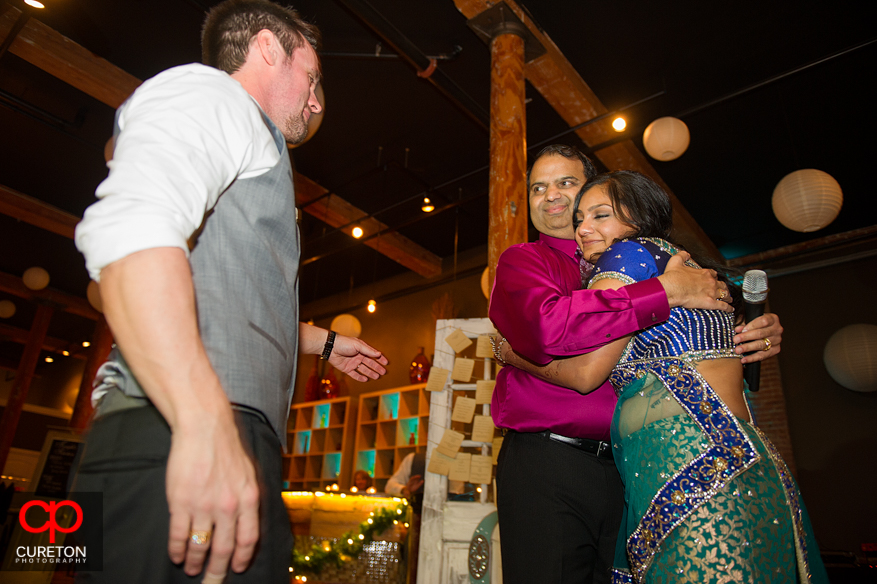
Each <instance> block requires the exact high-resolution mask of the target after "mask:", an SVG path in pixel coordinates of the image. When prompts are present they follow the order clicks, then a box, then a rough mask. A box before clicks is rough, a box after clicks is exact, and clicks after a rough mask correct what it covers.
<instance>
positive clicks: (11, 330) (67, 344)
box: [0, 322, 87, 359]
mask: <svg viewBox="0 0 877 584" xmlns="http://www.w3.org/2000/svg"><path fill="white" fill-rule="evenodd" d="M29 334H30V331H27V330H25V329H21V328H18V327H14V326H10V325H8V324H4V323H2V322H0V339H4V340H7V341H12V342H13V343H19V344H21V345H24V344H26V343H27V337H28V335H29ZM43 349H44V350H46V351H51V352H53V353H60V352H61V351H68V352H69V353H70V356H71V357H73V358H76V359H85V358H86V357H87V351H86V350H85V349H82V345H79V346H78V347H77V346H75V344H74V343H73V342H71V341H65V340H63V339H57V338H55V337H49V336H47V337H46V338H45V339H43ZM77 349H82V351H77Z"/></svg>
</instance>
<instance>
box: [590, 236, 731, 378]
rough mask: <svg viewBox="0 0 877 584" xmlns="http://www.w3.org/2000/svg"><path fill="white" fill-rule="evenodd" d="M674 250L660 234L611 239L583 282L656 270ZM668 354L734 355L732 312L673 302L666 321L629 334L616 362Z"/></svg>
mask: <svg viewBox="0 0 877 584" xmlns="http://www.w3.org/2000/svg"><path fill="white" fill-rule="evenodd" d="M676 251H677V250H676V249H675V248H674V247H673V246H672V245H671V244H669V243H667V242H666V241H664V240H663V239H639V240H636V241H621V242H618V243H615V244H613V245H612V246H611V247H609V248H608V249H607V250H606V251H605V252H604V253H603V255H602V256H601V257H600V260H599V261H598V262H597V265H596V267H595V268H594V275H593V277H592V278H591V284H589V285H592V284H593V283H594V282H598V281H599V280H602V279H605V278H611V279H614V280H620V281H622V282H624V283H625V284H633V283H634V282H642V281H643V280H648V279H649V278H654V277H656V276H660V275H661V274H663V273H664V269H665V268H666V267H667V262H668V261H669V260H670V258H671V257H672V256H673V254H675V253H676ZM690 265H693V266H694V267H698V266H697V264H693V263H691V262H690ZM672 356H675V357H681V358H683V359H685V360H686V361H700V360H703V359H720V358H723V357H739V355H737V354H735V353H734V319H733V315H732V314H728V313H726V312H722V311H720V310H696V309H695V310H689V309H685V308H673V309H672V310H671V311H670V318H669V319H668V320H667V321H666V322H664V323H661V324H658V325H655V326H653V327H650V328H648V329H646V330H645V331H643V332H641V333H640V334H638V335H637V336H635V337H634V338H633V339H632V340H631V342H630V344H628V346H627V348H626V349H625V350H624V353H623V355H622V357H621V360H620V363H623V362H625V361H635V360H640V359H657V358H660V357H672ZM617 387H618V386H617V385H616V388H617Z"/></svg>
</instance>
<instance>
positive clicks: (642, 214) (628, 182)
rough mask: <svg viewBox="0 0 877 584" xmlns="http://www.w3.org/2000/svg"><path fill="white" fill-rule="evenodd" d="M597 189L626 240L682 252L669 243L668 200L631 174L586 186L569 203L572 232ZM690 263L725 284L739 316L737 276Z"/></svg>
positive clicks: (608, 175) (605, 176)
mask: <svg viewBox="0 0 877 584" xmlns="http://www.w3.org/2000/svg"><path fill="white" fill-rule="evenodd" d="M601 185H605V188H606V194H607V195H608V196H609V200H610V201H611V202H612V209H613V211H614V212H615V216H616V217H618V220H619V221H621V222H622V223H624V224H625V225H627V226H629V227H630V228H631V230H632V231H633V232H632V233H631V234H630V235H627V236H626V239H636V238H639V237H657V238H660V239H666V240H667V241H670V242H671V243H673V245H675V246H676V247H678V248H680V249H684V248H683V247H682V246H681V245H679V244H678V243H675V242H673V241H672V240H671V239H670V231H671V230H672V229H673V206H672V205H671V203H670V196H669V195H668V194H667V193H666V191H664V189H662V188H661V186H660V185H659V184H658V183H656V182H655V181H653V180H652V179H650V178H649V177H647V176H646V175H644V174H640V173H638V172H635V171H633V170H614V171H612V172H604V173H602V174H598V175H597V176H595V177H593V178H592V179H590V180H589V181H588V182H586V183H585V184H584V185H583V186H582V188H581V190H579V193H578V194H577V195H576V199H575V202H574V203H573V229H575V230H578V228H579V225H580V224H581V222H582V214H581V212H580V211H579V204H580V203H581V202H582V197H584V195H585V193H586V192H588V191H589V190H591V189H592V188H594V187H597V186H601ZM686 251H688V250H686ZM689 253H690V252H689ZM691 259H692V260H694V261H695V262H696V263H697V264H698V265H700V266H701V267H703V268H709V269H711V270H715V271H716V273H717V274H718V277H719V280H721V281H723V282H725V283H726V284H727V285H728V289H729V290H730V291H731V297H732V299H733V302H732V305H733V306H734V311H735V312H736V313H737V314H738V315H740V314H742V313H741V310H742V308H743V294H742V290H741V289H740V287H739V286H738V285H737V284H734V283H733V282H732V281H731V277H739V276H740V274H739V273H737V272H736V271H735V270H733V269H729V268H728V267H727V266H724V265H722V264H720V263H718V262H716V261H714V260H712V259H709V258H704V257H696V256H695V255H694V254H692V256H691Z"/></svg>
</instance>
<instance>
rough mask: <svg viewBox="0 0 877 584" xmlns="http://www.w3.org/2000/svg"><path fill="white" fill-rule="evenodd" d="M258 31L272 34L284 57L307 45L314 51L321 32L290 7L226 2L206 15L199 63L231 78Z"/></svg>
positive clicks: (259, 0) (261, 0)
mask: <svg viewBox="0 0 877 584" xmlns="http://www.w3.org/2000/svg"><path fill="white" fill-rule="evenodd" d="M260 30H269V31H271V32H272V33H274V36H276V37H277V40H278V41H279V42H280V46H282V47H283V50H284V51H286V54H287V56H289V55H292V53H293V51H295V50H296V49H297V48H299V47H301V46H303V43H304V42H305V41H307V42H308V43H309V44H310V45H311V46H312V47H313V48H314V50H315V51H317V50H319V47H320V31H319V29H317V27H316V26H314V25H312V24H310V23H308V22H305V21H304V20H302V18H301V16H299V14H298V12H297V11H296V10H294V9H293V8H291V7H286V8H284V7H282V6H278V5H277V4H274V3H273V2H269V1H268V0H226V1H225V2H222V3H221V4H218V5H216V6H214V7H213V8H212V9H211V10H210V12H208V13H207V18H206V19H205V20H204V27H203V28H202V29H201V60H202V61H203V62H204V64H205V65H210V66H211V67H216V68H217V69H221V70H223V71H225V72H226V73H228V74H232V73H234V72H235V71H237V70H238V69H240V68H241V66H243V64H244V62H245V61H246V60H247V54H248V53H249V51H250V42H251V41H252V40H253V38H254V37H255V36H256V35H257V34H258V33H259V31H260Z"/></svg>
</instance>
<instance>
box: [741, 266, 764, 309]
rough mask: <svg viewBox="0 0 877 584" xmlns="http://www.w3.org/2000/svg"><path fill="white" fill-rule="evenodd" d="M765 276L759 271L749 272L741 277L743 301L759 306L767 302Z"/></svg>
mask: <svg viewBox="0 0 877 584" xmlns="http://www.w3.org/2000/svg"><path fill="white" fill-rule="evenodd" d="M767 291H768V287H767V274H765V273H764V272H762V271H761V270H749V271H747V272H746V273H745V274H744V275H743V300H744V301H746V302H748V303H750V304H759V303H761V302H764V301H765V300H767Z"/></svg>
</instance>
